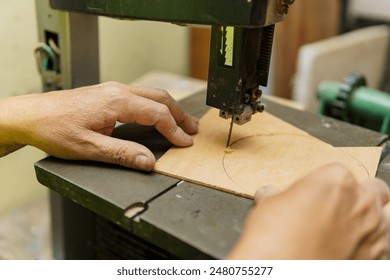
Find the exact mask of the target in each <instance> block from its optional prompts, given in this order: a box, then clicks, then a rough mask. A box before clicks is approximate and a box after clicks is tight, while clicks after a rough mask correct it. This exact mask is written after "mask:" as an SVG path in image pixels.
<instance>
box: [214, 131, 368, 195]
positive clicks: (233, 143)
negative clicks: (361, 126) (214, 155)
mask: <svg viewBox="0 0 390 280" xmlns="http://www.w3.org/2000/svg"><path fill="white" fill-rule="evenodd" d="M286 135H288V136H302V137H307V136H310V137H311V135H309V134H296V133H277V134H276V133H260V134H255V135H250V136H246V137H243V138H240V139H237V140H236V141H234V142H232V143H231V144H230V146H229V148H230V147H232V146H233V145H235V144H237V143H239V142H241V141H243V140H246V139H249V138H253V137H259V136H286ZM339 150H340V151H342V152H344V153H345V154H347V155H348V156H350V157H352V158H353V159H354V160H355V161H357V162H358V164H359V166H361V167H363V168H364V170H365V171H366V173H367V176H368V178H370V173H369V171H368V169H367V167H366V166H365V165H364V164H363V163H362V162H361V161H360V160H359V159H357V158H356V157H355V156H354V155H352V154H350V153H348V152H347V151H344V150H342V149H339ZM227 154H228V153H224V155H223V157H222V167H223V170H224V171H225V174H226V176H227V177H228V178H229V179H230V181H232V182H233V183H234V184H236V185H237V186H238V187H240V188H243V187H242V186H241V185H240V184H239V183H237V182H236V181H235V180H234V178H233V177H232V176H231V175H230V174H229V172H228V171H227V169H226V166H225V159H226V155H227Z"/></svg>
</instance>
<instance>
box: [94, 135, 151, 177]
mask: <svg viewBox="0 0 390 280" xmlns="http://www.w3.org/2000/svg"><path fill="white" fill-rule="evenodd" d="M91 141H92V142H93V145H94V147H95V151H93V152H92V153H91V155H89V156H88V155H87V156H88V159H91V160H95V161H101V162H106V163H113V164H118V165H122V166H125V167H129V168H134V169H138V170H143V171H151V170H152V169H153V167H154V164H155V162H156V159H155V157H154V155H153V153H152V152H151V151H150V150H149V149H148V148H146V147H145V146H143V145H141V144H138V143H136V142H132V141H127V140H122V139H117V138H113V137H110V136H106V135H103V134H100V133H95V134H94V137H93V138H92V139H91Z"/></svg>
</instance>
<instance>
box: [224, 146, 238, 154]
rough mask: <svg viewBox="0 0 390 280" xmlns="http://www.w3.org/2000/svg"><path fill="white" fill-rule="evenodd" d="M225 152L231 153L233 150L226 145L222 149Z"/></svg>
mask: <svg viewBox="0 0 390 280" xmlns="http://www.w3.org/2000/svg"><path fill="white" fill-rule="evenodd" d="M223 151H224V152H225V154H231V153H233V152H234V151H235V150H234V149H232V148H231V147H230V146H229V147H226V148H225V149H224V150H223Z"/></svg>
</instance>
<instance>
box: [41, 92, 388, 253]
mask: <svg viewBox="0 0 390 280" xmlns="http://www.w3.org/2000/svg"><path fill="white" fill-rule="evenodd" d="M205 95H206V93H205V92H200V93H198V94H195V95H193V96H190V97H188V98H186V99H184V100H183V101H181V105H182V106H183V108H184V109H185V110H186V111H187V112H188V113H190V114H192V115H195V116H197V117H200V116H201V115H202V114H203V113H205V112H206V111H207V109H208V107H207V106H206V105H204V103H205V102H204V99H205ZM265 104H266V106H267V111H268V112H270V113H272V114H274V115H276V116H277V117H279V118H281V119H283V120H285V121H287V122H289V123H291V124H293V125H295V126H297V127H299V128H301V129H303V130H306V131H307V132H309V133H310V134H311V135H313V136H315V137H317V138H319V139H321V140H323V141H325V142H328V143H329V144H332V145H334V146H379V145H385V144H386V142H387V136H386V135H384V134H380V133H377V132H374V131H371V130H367V129H364V128H361V127H357V126H354V125H350V124H348V123H344V122H341V121H337V120H334V119H331V118H328V117H324V116H320V115H316V114H312V113H308V112H303V111H298V110H295V109H292V108H288V107H285V106H282V105H278V104H276V103H273V102H271V101H267V100H266V101H265ZM114 136H115V137H119V138H122V139H128V140H132V141H137V142H140V143H142V144H144V145H146V146H147V147H148V148H150V149H151V150H152V151H153V153H154V155H155V156H156V158H159V157H160V156H161V155H162V154H163V153H164V152H165V151H166V150H167V149H169V147H170V146H171V145H170V144H169V142H168V141H167V140H165V138H164V137H162V136H161V135H160V134H159V133H158V132H157V131H156V130H155V129H154V128H150V127H141V126H137V125H129V124H126V125H122V126H120V127H118V128H117V129H116V130H115V132H114ZM388 154H389V150H388V149H386V148H385V149H384V152H383V156H382V159H381V163H380V165H379V169H378V173H377V176H378V177H380V178H382V179H384V180H385V181H387V182H388V183H390V155H388ZM179 162H180V159H178V163H179ZM35 169H36V173H37V178H38V180H39V181H40V182H41V183H42V184H43V185H45V186H47V187H49V188H50V189H52V190H53V193H52V215H53V217H52V220H53V236H54V242H53V243H54V251H55V256H56V257H57V258H66V259H123V258H124V259H133V258H135V259H166V258H168V259H171V258H174V259H209V258H216V259H220V258H224V257H225V256H226V255H227V253H228V252H229V250H230V249H231V248H232V246H233V245H234V243H235V242H236V240H237V238H238V237H239V235H240V232H241V230H242V227H243V224H244V221H245V217H246V215H247V213H248V210H249V209H250V207H251V206H252V204H253V201H252V200H250V199H246V198H242V197H238V196H235V195H232V194H229V193H224V192H221V191H217V190H213V189H209V188H206V187H202V186H197V185H194V184H190V183H187V182H183V181H180V180H178V179H174V178H170V177H166V176H163V175H160V174H156V173H143V172H140V171H134V170H129V169H126V168H123V167H119V166H114V165H109V164H104V163H95V162H81V161H67V160H60V159H56V158H53V157H48V158H46V159H43V160H41V161H39V162H37V163H36V165H35ZM260 184H261V183H260Z"/></svg>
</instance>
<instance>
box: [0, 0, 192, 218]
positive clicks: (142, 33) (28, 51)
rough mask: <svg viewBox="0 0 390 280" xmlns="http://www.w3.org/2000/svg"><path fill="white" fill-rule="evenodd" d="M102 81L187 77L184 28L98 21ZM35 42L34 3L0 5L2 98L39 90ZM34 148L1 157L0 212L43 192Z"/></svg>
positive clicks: (6, 0) (29, 0)
mask: <svg viewBox="0 0 390 280" xmlns="http://www.w3.org/2000/svg"><path fill="white" fill-rule="evenodd" d="M99 24H100V56H101V58H100V65H101V81H108V80H116V81H120V82H124V83H128V82H130V81H132V80H134V79H136V78H137V77H139V76H140V75H142V74H144V73H145V72H148V71H150V70H154V69H159V70H163V71H169V72H173V73H176V74H187V68H188V62H187V61H188V59H187V56H188V52H187V44H188V39H187V32H188V31H187V29H186V28H183V27H179V26H175V25H172V24H166V23H164V24H162V23H150V22H135V21H132V22H129V21H120V20H113V19H108V18H101V19H100V22H99ZM37 41H38V34H37V30H36V15H35V1H34V0H24V1H15V0H1V1H0V50H1V58H0V98H2V97H6V96H13V95H18V94H26V93H31V92H37V91H39V90H40V78H39V75H38V72H37V68H36V64H35V60H34V56H33V50H34V48H35V46H36V43H37ZM44 156H45V154H44V153H43V152H41V151H39V150H37V149H35V148H33V147H26V148H23V149H21V150H19V151H17V152H15V153H13V154H11V155H8V156H6V157H3V158H0V214H2V213H5V212H6V211H9V210H11V209H13V208H15V207H18V206H20V205H22V204H24V203H25V202H26V201H28V200H29V199H32V198H35V197H37V196H41V195H44V194H46V188H44V187H42V186H40V185H39V183H38V182H37V181H36V179H35V173H34V169H33V163H34V162H36V161H37V160H39V159H40V158H43V157H44Z"/></svg>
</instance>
